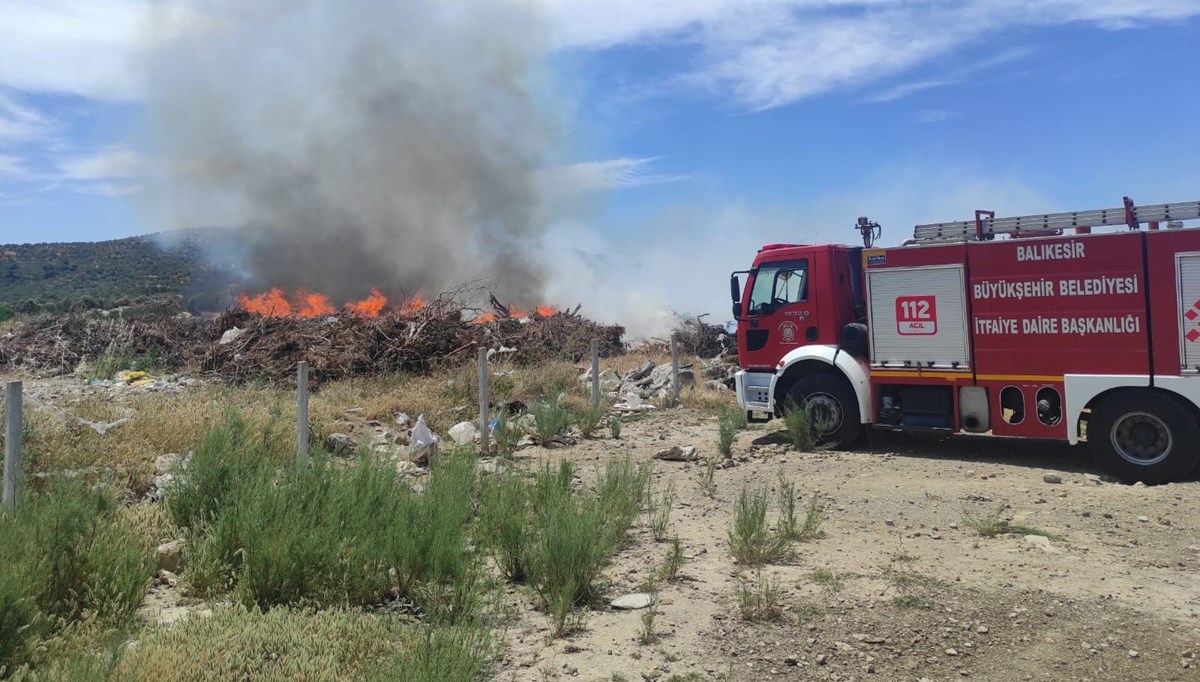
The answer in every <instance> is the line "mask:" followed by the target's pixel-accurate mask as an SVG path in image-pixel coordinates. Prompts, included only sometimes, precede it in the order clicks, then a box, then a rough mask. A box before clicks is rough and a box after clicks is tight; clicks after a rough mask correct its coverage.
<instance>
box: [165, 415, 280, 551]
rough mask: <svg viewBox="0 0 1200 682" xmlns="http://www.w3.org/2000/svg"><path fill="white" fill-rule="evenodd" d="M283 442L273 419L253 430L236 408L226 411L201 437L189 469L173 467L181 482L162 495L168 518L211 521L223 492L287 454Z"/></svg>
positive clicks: (184, 523)
mask: <svg viewBox="0 0 1200 682" xmlns="http://www.w3.org/2000/svg"><path fill="white" fill-rule="evenodd" d="M285 443H286V439H284V438H283V437H282V435H281V434H279V433H278V432H276V431H275V429H274V424H272V425H271V426H268V428H267V429H266V430H264V431H263V432H262V433H258V434H256V433H254V431H253V429H252V428H251V426H250V424H249V422H247V421H246V419H245V418H243V417H242V416H241V415H240V414H238V413H237V412H234V411H229V412H226V413H225V415H224V417H223V418H222V420H221V421H220V422H219V423H217V424H216V425H214V426H213V427H212V428H210V429H208V430H207V431H206V432H205V433H204V434H203V435H202V436H201V437H200V442H199V443H197V444H196V449H195V452H194V454H193V455H192V459H191V462H190V464H189V465H188V467H187V470H186V471H179V472H177V476H178V477H179V479H180V480H179V483H177V484H176V485H175V486H173V487H172V488H171V491H170V493H169V494H168V495H167V496H166V498H165V501H166V506H167V509H168V510H169V511H170V512H171V520H172V521H174V523H175V525H177V526H179V527H181V528H195V527H196V526H197V525H198V524H200V523H204V522H211V521H213V519H214V517H215V515H216V513H217V511H218V510H219V509H220V508H221V507H222V506H223V505H224V501H225V499H226V497H227V496H229V495H230V494H232V492H233V491H235V490H237V489H239V488H240V487H242V486H245V485H251V484H258V483H260V480H259V479H262V478H263V477H264V476H269V475H270V474H271V472H272V471H273V470H274V466H275V465H276V464H277V463H278V462H280V461H283V460H284V458H286V457H287V456H288V453H287V446H286V445H285Z"/></svg>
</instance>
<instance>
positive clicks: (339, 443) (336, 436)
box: [325, 433, 358, 457]
mask: <svg viewBox="0 0 1200 682" xmlns="http://www.w3.org/2000/svg"><path fill="white" fill-rule="evenodd" d="M357 450H358V441H356V440H354V438H353V437H352V436H350V435H349V434H345V433H331V434H329V435H328V436H327V437H326V438H325V452H328V453H329V454H331V455H334V456H337V457H345V456H347V455H352V454H354V453H355V452H356V451H357Z"/></svg>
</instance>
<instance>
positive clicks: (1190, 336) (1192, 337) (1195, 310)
mask: <svg viewBox="0 0 1200 682" xmlns="http://www.w3.org/2000/svg"><path fill="white" fill-rule="evenodd" d="M1183 316H1184V317H1186V318H1187V320H1188V322H1191V323H1192V324H1193V325H1194V324H1195V323H1196V318H1200V301H1196V302H1195V303H1193V304H1192V307H1191V308H1190V309H1189V310H1188V311H1187V312H1186V313H1184V314H1183ZM1184 338H1186V339H1187V340H1188V343H1195V342H1196V341H1197V340H1198V339H1200V329H1196V328H1195V327H1192V329H1191V330H1189V331H1188V333H1187V334H1184Z"/></svg>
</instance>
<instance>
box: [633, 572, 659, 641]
mask: <svg viewBox="0 0 1200 682" xmlns="http://www.w3.org/2000/svg"><path fill="white" fill-rule="evenodd" d="M646 591H647V592H649V593H650V605H649V606H647V607H646V608H645V609H644V610H643V611H642V617H641V620H642V627H641V629H639V630H638V642H639V643H640V644H642V645H647V644H653V643H654V641H655V640H657V639H658V634H657V633H655V632H654V621H655V620H656V619H657V618H658V585H656V584H655V583H654V581H650V584H649V585H647V586H646Z"/></svg>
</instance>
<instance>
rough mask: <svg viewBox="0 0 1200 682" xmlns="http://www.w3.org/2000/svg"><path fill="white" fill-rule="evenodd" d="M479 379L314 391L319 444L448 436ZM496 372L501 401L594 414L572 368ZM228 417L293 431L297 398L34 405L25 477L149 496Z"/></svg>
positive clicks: (151, 398)
mask: <svg viewBox="0 0 1200 682" xmlns="http://www.w3.org/2000/svg"><path fill="white" fill-rule="evenodd" d="M475 372H476V369H475V368H474V367H473V366H472V367H465V368H460V369H457V370H453V371H446V372H439V373H436V374H433V375H429V376H419V377H415V376H407V375H402V374H390V375H382V376H377V377H363V378H355V379H348V380H345V381H337V382H328V383H325V384H323V385H321V386H320V387H319V388H317V389H316V390H314V392H313V394H312V397H311V399H310V403H309V414H310V419H311V425H312V426H311V434H312V438H313V440H314V441H315V442H320V441H321V440H322V439H323V438H324V437H325V436H326V435H328V434H330V433H334V432H338V431H342V432H345V431H348V430H351V427H352V426H353V425H354V424H361V423H362V422H363V421H366V420H378V421H380V422H382V423H383V424H385V425H388V426H393V425H394V418H395V416H396V415H397V414H399V413H406V414H408V415H409V417H410V418H411V419H413V420H415V419H416V418H417V416H418V415H422V414H423V415H425V420H426V422H427V423H428V424H429V426H430V428H431V429H433V430H434V431H435V432H440V433H444V432H445V431H446V430H447V429H449V428H450V427H451V426H453V425H454V424H456V423H458V422H460V421H463V420H467V419H472V418H473V417H474V416H475V410H476V409H477V405H478V385H477V383H476V374H475ZM492 372H493V378H492V386H493V391H492V398H493V400H494V401H502V400H520V401H522V402H524V403H526V404H530V403H532V402H533V401H534V400H536V399H538V398H541V397H543V396H555V395H558V394H563V395H564V399H563V404H564V406H565V407H566V408H567V409H569V410H571V411H577V412H582V411H584V410H586V408H587V406H588V394H587V389H586V387H585V386H584V385H583V384H582V383H581V382H580V381H579V376H580V373H581V372H582V370H581V368H580V367H576V366H574V365H572V364H570V363H561V362H560V363H549V364H545V365H541V366H537V367H529V368H524V367H508V366H506V365H505V364H504V363H502V362H501V363H495V364H493V366H492ZM230 408H233V409H236V410H237V411H238V412H239V414H241V415H242V416H244V417H245V419H246V420H247V421H248V422H249V423H250V425H251V426H252V427H253V428H254V429H256V430H261V428H262V427H264V426H266V425H267V424H268V423H270V422H271V421H272V420H279V423H283V424H290V423H292V422H293V421H294V420H295V414H296V407H295V392H294V390H290V389H280V388H270V387H265V386H254V385H248V386H246V385H244V386H238V387H226V386H221V385H217V384H206V385H200V386H193V387H190V388H188V389H187V390H185V391H182V392H179V393H141V392H134V391H128V392H119V393H118V394H117V396H116V398H115V399H110V398H109V397H107V396H90V397H85V398H83V399H78V400H74V401H72V402H69V403H66V404H56V405H55V406H54V407H47V406H41V407H39V406H38V405H36V404H32V403H27V408H26V440H25V442H26V446H25V453H26V454H25V462H26V467H27V471H28V472H29V473H40V472H47V471H57V470H63V469H89V468H93V467H95V468H98V469H100V468H105V467H109V468H111V469H112V476H113V477H114V478H115V479H116V480H119V481H123V482H127V483H128V484H129V486H130V487H131V488H132V489H134V490H135V491H143V490H145V489H146V487H147V486H148V484H149V481H150V479H151V477H152V476H153V466H154V460H155V458H156V457H158V456H159V455H163V454H166V453H180V454H184V453H187V452H188V451H189V450H191V449H192V447H193V446H194V445H195V443H196V442H197V441H198V440H199V439H200V436H201V434H203V433H204V431H205V430H206V429H207V428H208V427H209V426H211V424H212V423H213V422H214V421H215V420H218V419H220V417H221V415H222V414H224V413H225V411H226V410H227V409H230ZM350 410H353V412H349V411H350ZM126 418H128V419H130V421H129V422H127V423H125V424H121V425H120V426H116V427H114V428H112V429H111V430H109V431H108V433H106V434H105V435H101V434H99V433H97V432H95V431H94V430H92V429H91V428H89V427H88V426H86V425H84V424H81V423H80V422H79V420H80V419H83V420H87V421H91V422H115V421H117V420H119V419H126ZM289 433H290V432H289ZM97 475H98V476H99V475H100V473H99V472H97Z"/></svg>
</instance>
